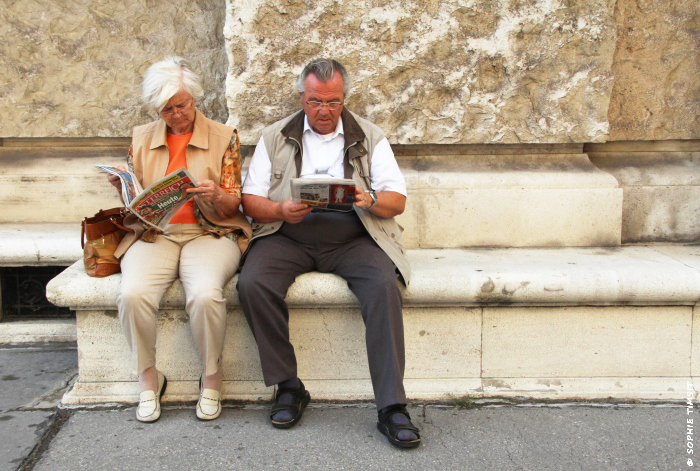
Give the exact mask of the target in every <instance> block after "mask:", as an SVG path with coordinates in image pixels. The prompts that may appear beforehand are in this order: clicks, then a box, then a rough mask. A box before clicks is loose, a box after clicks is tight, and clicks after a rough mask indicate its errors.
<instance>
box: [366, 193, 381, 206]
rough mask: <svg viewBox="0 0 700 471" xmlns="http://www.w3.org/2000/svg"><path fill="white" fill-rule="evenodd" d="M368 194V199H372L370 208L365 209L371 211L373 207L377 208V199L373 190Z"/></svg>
mask: <svg viewBox="0 0 700 471" xmlns="http://www.w3.org/2000/svg"><path fill="white" fill-rule="evenodd" d="M368 193H369V197H370V198H372V206H370V207H369V208H367V209H372V208H374V207H375V206H377V201H378V200H379V198H378V197H377V192H376V191H374V190H369V191H368Z"/></svg>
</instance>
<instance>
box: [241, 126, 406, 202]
mask: <svg viewBox="0 0 700 471" xmlns="http://www.w3.org/2000/svg"><path fill="white" fill-rule="evenodd" d="M302 145H303V149H304V151H303V154H302V155H303V157H302V162H301V177H303V178H314V177H324V178H328V177H331V178H345V167H344V165H343V146H344V145H345V137H344V134H343V122H342V121H338V125H337V126H336V128H335V131H334V132H332V133H331V134H326V135H321V134H318V133H316V132H314V131H313V130H312V129H311V126H309V121H308V119H307V118H306V116H304V134H303V136H302ZM371 165H372V166H371V169H370V174H371V182H372V189H373V190H374V191H395V192H396V193H401V194H402V195H404V196H407V193H406V180H405V179H404V177H403V175H402V174H401V171H400V170H399V165H398V164H397V163H396V158H395V157H394V152H393V151H392V150H391V146H390V145H389V141H388V140H387V139H386V138H384V139H382V140H381V141H379V143H378V144H377V146H376V147H375V149H374V153H373V154H372V164H371ZM271 177H272V162H271V161H270V157H269V154H268V153H267V149H266V148H265V142H264V141H263V138H262V137H261V138H260V140H259V141H258V145H257V146H256V147H255V152H254V153H253V158H252V159H251V160H250V166H249V168H248V175H246V178H245V181H244V182H243V193H246V194H249V195H256V196H262V197H264V198H267V197H268V193H269V191H270V184H271Z"/></svg>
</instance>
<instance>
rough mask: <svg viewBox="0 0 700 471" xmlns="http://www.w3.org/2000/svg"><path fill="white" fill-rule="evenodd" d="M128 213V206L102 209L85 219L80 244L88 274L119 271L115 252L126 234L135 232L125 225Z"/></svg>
mask: <svg viewBox="0 0 700 471" xmlns="http://www.w3.org/2000/svg"><path fill="white" fill-rule="evenodd" d="M127 214H129V212H128V211H127V210H126V208H123V207H121V208H113V209H107V210H104V211H103V210H100V211H99V212H98V213H97V214H95V215H94V216H93V217H91V218H85V219H84V220H83V227H82V230H81V233H80V245H82V247H83V261H84V262H85V271H86V272H87V274H88V275H90V276H97V277H102V276H109V275H111V274H112V273H117V272H119V259H118V258H116V257H115V256H114V252H115V250H117V246H118V245H119V242H121V240H122V238H123V237H124V234H126V233H127V232H134V231H133V230H132V229H129V228H128V227H125V226H124V218H125V217H126V216H127Z"/></svg>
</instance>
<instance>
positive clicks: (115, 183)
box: [107, 165, 126, 195]
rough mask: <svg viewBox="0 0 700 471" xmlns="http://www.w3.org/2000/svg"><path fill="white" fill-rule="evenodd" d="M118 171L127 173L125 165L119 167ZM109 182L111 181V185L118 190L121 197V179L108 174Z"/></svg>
mask: <svg viewBox="0 0 700 471" xmlns="http://www.w3.org/2000/svg"><path fill="white" fill-rule="evenodd" d="M117 169H119V170H121V171H122V172H126V167H124V166H123V165H120V166H119V167H117ZM107 180H109V183H111V184H112V186H113V187H114V188H116V189H117V191H118V192H119V194H120V195H121V193H122V181H121V180H120V179H119V177H118V176H117V175H112V174H107Z"/></svg>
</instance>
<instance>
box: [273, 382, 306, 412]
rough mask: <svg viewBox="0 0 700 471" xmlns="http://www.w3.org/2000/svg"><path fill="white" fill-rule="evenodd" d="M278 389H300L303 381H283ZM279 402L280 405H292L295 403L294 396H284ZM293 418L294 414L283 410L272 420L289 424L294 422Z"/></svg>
mask: <svg viewBox="0 0 700 471" xmlns="http://www.w3.org/2000/svg"><path fill="white" fill-rule="evenodd" d="M277 387H278V388H280V389H282V388H294V389H299V388H300V387H301V381H300V380H299V378H292V379H288V380H286V381H282V382H281V383H279V384H278V385H277ZM277 402H278V403H280V404H291V403H292V402H294V396H292V395H291V394H282V395H281V396H280V397H279V400H278V401H277ZM292 418H293V417H292V414H290V413H289V412H287V411H286V410H281V411H279V412H278V413H276V414H275V415H273V416H272V420H274V421H275V422H289V421H290V420H292Z"/></svg>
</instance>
